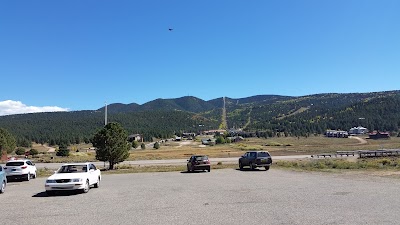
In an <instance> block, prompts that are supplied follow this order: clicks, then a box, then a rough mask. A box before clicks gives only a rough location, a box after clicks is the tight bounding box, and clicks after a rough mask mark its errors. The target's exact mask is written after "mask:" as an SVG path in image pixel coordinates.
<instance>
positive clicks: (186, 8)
mask: <svg viewBox="0 0 400 225" xmlns="http://www.w3.org/2000/svg"><path fill="white" fill-rule="evenodd" d="M399 12H400V1H398V0H375V1H370V0H334V1H333V0H326V1H321V0H303V1H299V0H253V1H243V0H240V1H239V0H229V1H228V0H202V1H191V0H170V1H165V0H159V1H154V0H146V1H144V0H143V1H134V0H126V1H122V0H117V1H111V0H109V1H102V0H57V1H54V0H48V1H40V0H38V1H1V2H0V77H1V84H2V85H1V92H0V93H1V94H0V115H5V114H13V113H20V112H31V111H34V110H36V111H48V110H52V111H57V110H85V109H98V108H100V107H102V106H104V102H107V103H125V104H128V103H133V102H135V103H138V104H143V103H146V102H148V101H151V100H154V99H157V98H178V97H182V96H187V95H190V96H196V97H199V98H201V99H204V100H210V99H214V98H218V97H222V96H227V97H231V98H241V97H248V96H253V95H261V94H277V95H290V96H302V95H308V94H317V93H328V92H336V93H349V92H373V91H386V90H398V89H399V83H400V73H399V72H400V41H399V40H400V29H399V28H400V13H399ZM169 28H173V30H172V31H169V30H168V29H169ZM45 107H50V108H45ZM21 109H24V110H25V111H21ZM18 110H19V111H18ZM5 112H6V113H5Z"/></svg>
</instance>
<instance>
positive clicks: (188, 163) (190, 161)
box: [187, 156, 194, 168]
mask: <svg viewBox="0 0 400 225" xmlns="http://www.w3.org/2000/svg"><path fill="white" fill-rule="evenodd" d="M193 158H194V157H193V156H192V157H190V159H189V160H188V162H187V166H188V168H191V167H192V161H193Z"/></svg>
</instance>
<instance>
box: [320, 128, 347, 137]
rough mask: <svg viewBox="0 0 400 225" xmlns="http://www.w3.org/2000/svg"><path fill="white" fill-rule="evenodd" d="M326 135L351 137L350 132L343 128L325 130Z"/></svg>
mask: <svg viewBox="0 0 400 225" xmlns="http://www.w3.org/2000/svg"><path fill="white" fill-rule="evenodd" d="M325 137H334V138H347V137H349V133H348V132H347V131H343V130H327V131H326V132H325Z"/></svg>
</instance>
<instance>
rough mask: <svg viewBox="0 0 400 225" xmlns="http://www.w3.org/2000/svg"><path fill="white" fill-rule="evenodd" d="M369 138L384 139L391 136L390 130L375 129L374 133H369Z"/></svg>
mask: <svg viewBox="0 0 400 225" xmlns="http://www.w3.org/2000/svg"><path fill="white" fill-rule="evenodd" d="M369 138H370V139H382V138H386V139H387V138H390V134H389V133H388V132H379V131H374V132H372V133H369Z"/></svg>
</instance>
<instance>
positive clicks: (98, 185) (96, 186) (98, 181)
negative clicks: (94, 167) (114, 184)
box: [94, 177, 100, 188]
mask: <svg viewBox="0 0 400 225" xmlns="http://www.w3.org/2000/svg"><path fill="white" fill-rule="evenodd" d="M94 187H95V188H99V187H100V177H99V178H97V182H96V183H95V184H94Z"/></svg>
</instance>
